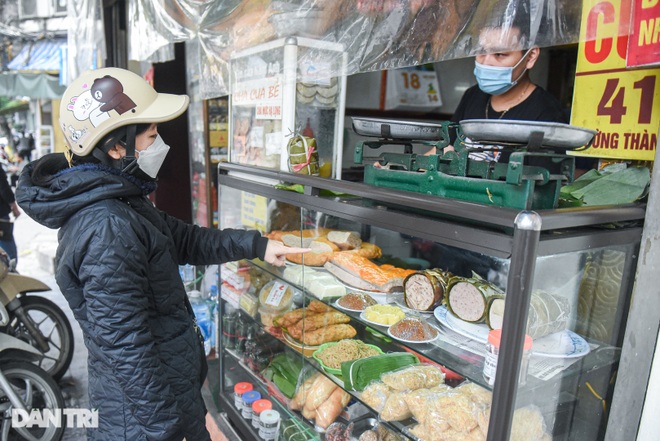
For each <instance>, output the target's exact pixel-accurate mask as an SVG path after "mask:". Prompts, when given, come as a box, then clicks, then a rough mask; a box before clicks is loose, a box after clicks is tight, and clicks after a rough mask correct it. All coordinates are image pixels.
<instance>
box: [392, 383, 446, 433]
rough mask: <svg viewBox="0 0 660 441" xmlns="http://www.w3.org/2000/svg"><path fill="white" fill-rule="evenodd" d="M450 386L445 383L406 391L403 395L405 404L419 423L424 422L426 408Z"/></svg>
mask: <svg viewBox="0 0 660 441" xmlns="http://www.w3.org/2000/svg"><path fill="white" fill-rule="evenodd" d="M450 391H451V387H449V386H447V385H446V384H440V385H438V386H435V387H433V388H430V389H417V390H414V391H411V392H408V393H407V394H406V395H405V397H404V398H405V400H406V404H408V409H410V413H411V414H412V416H413V417H414V418H415V419H416V420H417V421H418V422H420V423H422V424H424V422H425V419H426V410H427V409H428V408H429V406H430V404H431V402H432V401H434V400H436V399H437V398H438V396H440V395H441V394H447V393H448V392H450Z"/></svg>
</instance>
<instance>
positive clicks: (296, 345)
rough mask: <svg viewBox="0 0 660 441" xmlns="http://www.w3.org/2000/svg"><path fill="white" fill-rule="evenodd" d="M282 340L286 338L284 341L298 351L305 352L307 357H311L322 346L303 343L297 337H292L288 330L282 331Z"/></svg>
mask: <svg viewBox="0 0 660 441" xmlns="http://www.w3.org/2000/svg"><path fill="white" fill-rule="evenodd" d="M282 340H284V343H286V344H287V345H288V346H289V347H291V348H293V349H295V350H296V351H298V352H300V353H301V354H303V355H304V356H305V357H311V356H312V354H313V353H314V351H316V350H317V349H318V348H320V346H309V345H305V344H302V343H301V342H299V341H298V340H296V339H295V338H293V337H291V335H289V333H288V332H282Z"/></svg>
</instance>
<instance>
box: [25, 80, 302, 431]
mask: <svg viewBox="0 0 660 441" xmlns="http://www.w3.org/2000/svg"><path fill="white" fill-rule="evenodd" d="M188 102H189V99H188V97H187V96H185V95H169V94H160V93H157V92H156V91H155V90H154V89H153V88H152V87H151V86H150V85H149V84H148V83H147V82H146V81H144V80H143V79H142V78H141V77H140V76H138V75H135V74H134V73H132V72H129V71H127V70H123V69H117V68H107V69H100V70H97V71H89V72H86V73H84V74H83V75H81V76H80V77H79V78H78V79H77V80H75V81H73V82H72V83H71V85H70V86H69V87H68V88H67V90H66V91H65V93H64V96H63V98H62V106H61V109H60V127H61V128H62V129H63V131H64V137H65V139H66V142H67V144H68V148H69V150H68V151H67V152H66V154H51V155H47V156H44V157H43V158H41V159H39V160H37V161H34V162H31V163H30V164H28V165H27V167H26V169H25V171H24V172H23V173H22V174H21V177H20V179H19V182H18V188H17V191H16V195H17V201H18V203H19V205H20V206H21V207H22V208H23V210H24V211H25V212H26V213H27V214H28V215H29V216H30V217H32V218H34V219H35V220H36V221H38V222H39V223H41V224H43V225H45V226H48V227H50V228H59V233H58V238H59V247H58V250H57V255H56V262H57V265H56V274H55V276H56V280H57V283H58V285H59V287H60V288H61V290H62V293H63V294H64V296H65V297H66V299H67V301H68V303H69V305H70V306H71V309H72V310H73V313H74V315H75V317H76V319H77V321H78V322H79V323H80V326H81V328H82V331H83V336H84V341H85V345H86V346H87V349H88V351H89V357H88V363H89V365H88V372H89V395H90V400H89V401H90V406H91V407H92V408H93V409H98V428H90V429H88V433H87V437H88V439H90V440H108V441H117V440H131V441H136V440H177V441H178V440H181V439H183V438H184V437H185V438H186V439H187V440H196V441H197V440H209V439H210V436H209V433H208V432H207V430H206V427H205V414H206V408H205V406H204V402H203V400H202V395H201V385H202V382H203V380H204V375H205V368H206V359H205V356H204V348H203V347H202V342H201V341H200V338H199V335H198V331H197V330H196V328H195V326H194V322H193V314H192V311H191V308H190V304H189V303H188V301H187V295H186V291H185V288H184V285H183V282H182V281H181V278H180V276H179V271H178V267H179V265H183V264H193V265H207V264H217V263H222V262H227V261H232V260H238V259H243V258H255V257H259V258H261V259H263V260H265V261H266V262H268V263H271V264H274V265H277V266H281V265H283V264H284V257H285V254H287V253H296V252H305V251H307V249H300V248H288V247H285V246H284V245H282V244H281V243H279V242H274V241H269V240H268V239H267V238H264V237H262V236H261V235H260V234H259V232H257V231H243V230H229V229H226V230H222V231H221V230H217V229H211V228H201V227H198V226H193V225H189V224H187V223H184V222H183V221H181V220H178V219H175V218H174V217H172V216H168V215H167V214H166V213H164V212H162V211H160V210H158V209H157V208H155V207H154V206H153V205H152V203H151V202H150V201H149V199H147V195H148V194H149V193H151V192H153V191H154V190H155V188H156V177H157V174H158V170H159V168H160V166H161V164H162V163H163V160H164V158H165V155H166V154H167V151H168V149H169V147H168V146H167V145H166V144H165V143H164V141H163V140H162V139H161V138H160V136H159V135H158V129H157V126H156V124H157V123H160V122H163V121H168V120H171V119H173V118H176V117H177V116H179V115H181V114H182V113H183V112H184V111H185V110H186V108H187V106H188Z"/></svg>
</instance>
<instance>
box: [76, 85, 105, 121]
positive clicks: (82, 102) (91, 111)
mask: <svg viewBox="0 0 660 441" xmlns="http://www.w3.org/2000/svg"><path fill="white" fill-rule="evenodd" d="M101 104H102V103H100V102H98V101H96V100H95V99H94V98H93V97H92V92H91V91H89V90H86V91H84V92H83V93H81V94H80V95H78V96H74V97H72V98H71V102H70V103H69V104H68V105H67V109H69V110H70V111H71V112H73V116H74V117H75V118H76V119H77V120H78V121H85V120H86V119H89V122H91V123H92V125H93V126H94V127H98V125H99V124H101V123H102V122H103V121H105V120H107V119H108V118H110V114H109V113H107V112H104V111H102V110H101V109H100V107H101Z"/></svg>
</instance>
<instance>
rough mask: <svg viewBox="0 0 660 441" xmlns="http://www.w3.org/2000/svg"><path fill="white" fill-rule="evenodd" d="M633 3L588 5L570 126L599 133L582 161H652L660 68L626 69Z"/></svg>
mask: <svg viewBox="0 0 660 441" xmlns="http://www.w3.org/2000/svg"><path fill="white" fill-rule="evenodd" d="M630 11H631V0H606V1H598V0H585V1H584V2H583V11H582V28H581V30H580V47H579V50H578V60H577V70H576V74H575V89H574V90H575V91H574V93H573V108H572V113H571V124H573V125H576V126H580V127H587V128H591V129H595V130H598V134H597V135H596V136H595V138H594V141H593V144H592V146H591V147H590V148H589V149H587V150H585V151H583V152H575V154H576V155H580V156H597V157H599V158H612V159H634V160H641V161H652V160H653V159H654V158H655V150H656V148H657V145H658V127H660V69H659V68H654V69H634V70H633V69H626V55H627V49H628V34H629V32H628V28H629V23H630Z"/></svg>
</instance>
